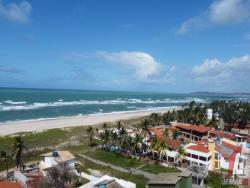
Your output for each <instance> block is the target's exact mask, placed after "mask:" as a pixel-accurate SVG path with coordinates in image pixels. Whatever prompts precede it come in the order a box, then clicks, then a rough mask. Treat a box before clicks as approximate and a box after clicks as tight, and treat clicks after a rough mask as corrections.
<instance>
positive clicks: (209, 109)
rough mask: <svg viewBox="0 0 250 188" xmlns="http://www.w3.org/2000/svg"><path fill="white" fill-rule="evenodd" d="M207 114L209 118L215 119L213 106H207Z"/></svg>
mask: <svg viewBox="0 0 250 188" xmlns="http://www.w3.org/2000/svg"><path fill="white" fill-rule="evenodd" d="M206 115H207V119H208V120H212V119H213V109H212V108H207V109H206Z"/></svg>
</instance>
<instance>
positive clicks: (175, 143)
mask: <svg viewBox="0 0 250 188" xmlns="http://www.w3.org/2000/svg"><path fill="white" fill-rule="evenodd" d="M151 131H152V132H153V134H154V135H155V136H156V138H158V139H160V140H163V141H164V143H165V144H166V145H167V147H168V148H170V149H172V150H176V149H177V148H178V147H180V146H181V141H180V140H174V139H170V138H166V137H165V136H164V134H163V129H162V128H151Z"/></svg>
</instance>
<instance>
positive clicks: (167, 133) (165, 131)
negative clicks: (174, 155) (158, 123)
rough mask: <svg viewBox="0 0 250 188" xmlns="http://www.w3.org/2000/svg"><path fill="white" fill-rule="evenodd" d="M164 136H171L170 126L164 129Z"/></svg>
mask: <svg viewBox="0 0 250 188" xmlns="http://www.w3.org/2000/svg"><path fill="white" fill-rule="evenodd" d="M164 136H165V137H167V138H168V136H169V131H168V128H166V129H164Z"/></svg>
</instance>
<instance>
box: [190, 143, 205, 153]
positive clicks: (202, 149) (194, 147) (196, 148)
mask: <svg viewBox="0 0 250 188" xmlns="http://www.w3.org/2000/svg"><path fill="white" fill-rule="evenodd" d="M187 149H190V150H194V151H199V152H202V153H209V150H208V148H207V147H205V146H203V145H200V144H196V145H191V146H188V147H187Z"/></svg>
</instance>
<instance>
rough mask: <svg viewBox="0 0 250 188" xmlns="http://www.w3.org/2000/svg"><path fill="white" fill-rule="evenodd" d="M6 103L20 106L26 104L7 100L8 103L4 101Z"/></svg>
mask: <svg viewBox="0 0 250 188" xmlns="http://www.w3.org/2000/svg"><path fill="white" fill-rule="evenodd" d="M4 103H7V104H13V105H18V104H26V101H12V100H7V101H4Z"/></svg>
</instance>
